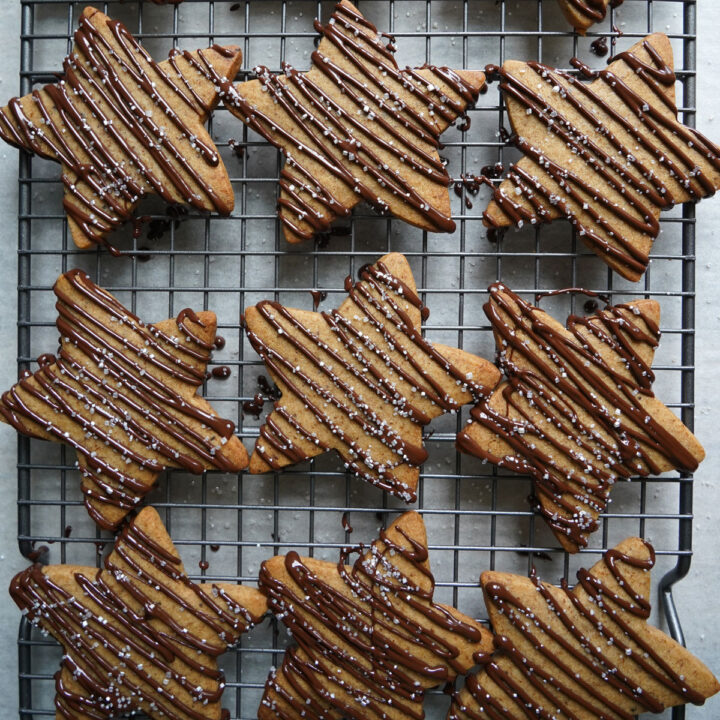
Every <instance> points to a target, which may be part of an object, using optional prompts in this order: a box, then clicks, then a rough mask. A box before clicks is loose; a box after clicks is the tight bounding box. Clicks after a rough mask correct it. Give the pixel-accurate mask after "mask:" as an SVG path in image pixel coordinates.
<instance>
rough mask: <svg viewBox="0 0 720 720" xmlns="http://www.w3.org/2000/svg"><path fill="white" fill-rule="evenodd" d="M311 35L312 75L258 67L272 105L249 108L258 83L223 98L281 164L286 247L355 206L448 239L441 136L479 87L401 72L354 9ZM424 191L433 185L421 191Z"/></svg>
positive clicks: (436, 74)
mask: <svg viewBox="0 0 720 720" xmlns="http://www.w3.org/2000/svg"><path fill="white" fill-rule="evenodd" d="M315 28H316V30H317V31H318V32H319V33H320V34H321V36H322V41H321V42H320V44H319V46H318V49H317V50H316V51H315V52H313V54H312V63H313V69H312V70H311V71H310V72H306V73H301V72H299V71H298V70H296V69H295V68H293V67H292V66H290V65H288V64H285V65H284V66H283V71H284V75H282V76H278V75H274V74H273V73H271V72H270V70H269V69H268V68H266V67H262V66H261V67H257V68H255V72H256V73H257V75H258V78H259V83H260V84H261V87H262V93H261V96H264V95H265V94H267V97H268V98H270V99H271V100H272V103H273V104H272V106H270V107H269V108H266V107H265V106H266V103H265V100H264V97H261V98H258V99H257V100H253V98H252V94H251V93H254V92H255V90H256V89H257V81H254V82H255V84H249V87H248V90H247V91H246V93H247V96H246V95H245V94H243V93H244V89H243V85H238V86H236V87H235V92H234V93H232V94H230V95H229V96H227V97H225V98H224V101H225V104H226V105H227V106H228V108H229V109H230V110H231V112H233V113H235V114H236V115H238V116H239V117H240V118H241V119H242V120H243V121H244V122H245V123H247V125H248V126H249V127H251V128H252V129H253V130H255V131H256V132H257V133H259V134H260V135H262V136H263V137H264V138H265V139H266V140H267V141H268V142H270V143H272V144H274V145H276V146H277V147H279V148H280V149H281V150H282V152H283V153H284V155H285V157H286V163H285V167H284V168H283V170H282V173H281V176H280V187H281V191H282V192H281V195H280V200H279V216H280V219H281V221H282V223H283V224H284V226H285V232H286V237H287V238H288V240H290V241H291V242H299V241H301V240H308V239H311V238H312V237H314V236H316V235H318V234H322V233H324V232H326V231H327V230H328V229H329V227H330V223H331V222H332V220H333V219H334V218H336V217H345V216H348V215H349V214H350V210H351V209H352V207H353V206H354V205H355V204H357V203H358V202H359V201H360V200H364V201H366V202H367V203H368V204H369V205H370V206H371V207H373V208H374V209H375V210H377V211H378V212H379V213H380V214H383V215H386V214H396V215H397V214H399V215H400V216H401V217H403V218H404V219H407V220H408V221H409V222H412V223H414V224H416V225H419V226H420V227H424V228H427V229H429V230H433V231H436V232H452V231H453V230H454V229H455V223H454V222H453V220H452V219H451V218H450V216H449V207H448V208H447V209H446V208H445V206H444V204H442V205H441V204H437V203H436V204H433V201H432V198H433V197H435V196H437V194H438V193H437V189H438V188H444V187H447V186H448V185H449V184H450V178H449V176H448V174H447V172H446V170H445V167H444V164H443V162H442V161H441V160H440V158H439V156H438V153H437V150H438V147H439V137H440V134H441V132H442V131H443V130H444V129H445V128H446V127H447V126H448V125H449V124H451V123H453V122H454V121H455V120H456V119H457V118H458V117H459V116H461V115H463V113H464V112H465V110H466V109H467V107H468V106H469V105H472V104H474V102H475V101H476V100H477V97H478V90H479V87H475V86H474V85H472V84H471V83H470V81H468V80H466V79H465V78H464V77H463V76H462V75H461V74H460V73H458V72H455V71H454V70H452V69H450V68H447V67H436V66H424V67H422V68H419V69H412V68H406V69H405V70H400V69H399V68H398V66H397V63H396V61H395V58H394V56H393V50H394V48H393V46H392V44H389V45H385V44H384V43H383V42H382V38H381V36H380V35H379V34H378V31H377V29H376V28H375V26H374V25H372V23H370V22H368V21H367V20H365V18H364V17H363V16H362V15H361V14H360V13H359V12H358V11H357V10H356V9H355V7H354V6H353V5H351V4H350V3H347V2H343V3H339V4H338V5H336V8H335V12H334V13H333V15H332V17H331V18H330V21H329V22H328V23H327V24H326V25H322V24H321V23H320V22H319V21H315ZM477 84H478V86H479V85H481V84H482V83H481V82H480V81H479V80H478V83H477ZM338 90H339V94H338ZM261 100H262V106H261V103H260V101H261ZM299 128H302V131H299ZM427 184H431V185H432V186H433V187H431V188H429V189H428V190H427V191H425V190H424V188H425V186H426V185H427ZM403 209H405V210H404V211H403ZM407 209H409V210H410V212H409V213H408V210H407Z"/></svg>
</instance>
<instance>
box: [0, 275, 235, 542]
mask: <svg viewBox="0 0 720 720" xmlns="http://www.w3.org/2000/svg"><path fill="white" fill-rule="evenodd" d="M54 292H55V295H56V296H57V303H56V308H57V311H58V319H57V323H56V324H57V328H58V331H59V333H60V338H61V339H60V349H59V351H58V354H57V355H56V356H55V355H42V356H40V358H38V364H39V366H40V367H39V369H38V370H36V371H35V373H33V374H30V373H27V374H25V375H24V376H23V377H22V378H21V379H20V381H19V382H18V383H17V385H15V386H13V387H12V388H11V389H10V390H8V391H7V392H6V393H4V394H3V396H2V400H0V420H2V421H4V422H6V423H8V424H10V425H12V426H13V427H14V428H15V429H16V430H18V432H21V433H23V434H25V435H30V436H32V437H37V438H42V439H45V440H52V441H54V442H62V443H67V444H68V445H70V446H72V447H73V448H75V450H76V452H77V457H78V462H79V467H80V473H81V476H82V490H83V494H84V496H85V505H86V507H87V509H88V512H89V513H90V515H91V516H92V518H93V519H94V520H95V521H96V522H97V523H98V524H99V525H100V526H102V527H104V528H107V529H113V528H115V527H117V525H118V524H119V523H120V521H121V520H122V519H123V518H124V517H125V515H127V513H128V512H130V510H132V509H133V508H135V507H136V506H137V505H138V504H139V503H140V502H141V501H142V499H143V497H144V495H145V494H146V493H147V492H148V491H149V490H150V488H151V487H152V485H153V483H154V482H155V479H156V478H157V476H158V474H159V473H160V472H161V471H162V470H163V469H165V468H166V467H179V468H184V469H186V470H188V471H190V472H193V473H198V474H199V473H201V472H203V470H210V469H217V470H224V471H233V472H234V471H239V470H242V469H244V468H245V467H246V466H247V463H248V456H247V452H246V451H245V448H244V447H243V445H242V443H241V442H240V440H239V439H238V438H237V437H236V436H235V434H234V431H235V425H234V424H233V423H232V422H230V421H229V420H225V419H223V418H220V417H218V415H217V413H216V412H215V411H214V410H213V409H212V407H210V405H209V404H208V403H207V402H206V401H205V400H204V399H203V398H202V397H200V396H199V395H197V389H198V387H199V386H200V385H201V384H202V383H203V381H204V379H205V371H206V366H207V363H208V361H209V359H210V352H211V349H212V347H213V340H214V339H215V331H216V327H217V322H216V319H215V315H214V313H211V312H207V311H203V312H198V313H195V312H193V311H192V310H190V309H189V308H188V309H185V310H182V311H181V312H180V314H179V315H178V317H177V318H176V319H171V320H165V321H164V322H161V323H157V324H154V325H145V324H144V323H143V322H142V321H141V320H140V319H139V318H137V317H136V316H135V315H133V314H132V313H131V312H130V311H129V310H128V309H127V308H125V307H124V306H123V305H122V304H121V303H120V302H118V300H116V299H115V298H114V297H113V296H112V295H111V294H110V293H108V292H107V291H105V290H103V289H102V288H101V287H99V286H97V285H95V284H94V283H93V282H92V281H91V280H90V278H89V277H88V276H87V275H85V273H83V272H81V271H80V270H71V271H70V272H67V273H65V274H64V275H61V276H60V277H59V278H58V280H57V282H56V283H55V287H54Z"/></svg>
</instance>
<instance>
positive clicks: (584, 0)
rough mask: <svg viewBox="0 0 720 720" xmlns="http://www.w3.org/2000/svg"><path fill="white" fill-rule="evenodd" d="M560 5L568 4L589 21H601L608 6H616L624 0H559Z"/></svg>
mask: <svg viewBox="0 0 720 720" xmlns="http://www.w3.org/2000/svg"><path fill="white" fill-rule="evenodd" d="M559 1H560V4H561V5H569V6H570V7H572V8H574V9H575V10H577V11H578V12H580V13H582V14H583V15H584V16H585V17H586V18H587V20H588V22H589V23H597V22H601V21H602V20H604V19H605V16H606V15H607V9H608V7H612V8H618V7H620V6H621V5H622V4H623V2H624V0H559Z"/></svg>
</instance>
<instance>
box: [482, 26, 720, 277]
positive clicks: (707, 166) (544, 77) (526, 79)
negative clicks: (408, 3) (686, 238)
mask: <svg viewBox="0 0 720 720" xmlns="http://www.w3.org/2000/svg"><path fill="white" fill-rule="evenodd" d="M576 64H577V65H578V66H579V67H580V69H581V74H582V73H585V74H589V75H590V76H591V77H592V78H594V79H593V81H592V82H589V83H588V82H585V81H584V80H583V79H582V78H580V77H576V76H573V75H570V74H568V73H567V72H564V71H561V70H556V69H554V68H551V67H548V66H547V65H542V64H540V63H537V62H527V63H526V62H519V61H516V60H510V61H508V62H506V63H505V64H504V65H503V66H502V67H501V68H498V67H495V66H494V67H493V68H491V69H490V70H489V71H488V75H489V77H491V78H493V77H495V78H499V80H500V88H501V90H502V92H503V95H504V97H505V100H506V103H507V109H508V115H509V118H510V123H511V125H512V129H513V137H512V142H514V144H515V145H516V146H517V147H518V148H519V149H520V150H521V151H522V153H523V155H524V157H523V158H522V159H521V160H520V161H519V162H517V163H516V164H515V165H512V166H511V167H510V168H509V170H508V173H507V175H506V178H505V179H504V180H503V182H502V183H501V184H500V185H499V186H497V187H496V188H495V190H494V194H493V199H492V200H491V202H490V204H489V205H488V208H487V210H486V211H485V214H484V216H483V217H484V222H485V225H486V226H487V227H489V228H505V227H509V226H512V225H515V226H518V227H520V226H522V225H524V224H527V223H531V224H535V223H547V222H552V221H553V220H556V219H558V218H567V219H568V220H569V221H570V222H571V223H572V225H573V227H574V228H575V229H576V231H577V233H578V235H579V237H580V239H582V240H583V242H585V243H586V244H587V245H588V247H589V248H590V249H591V250H593V251H594V252H595V253H597V255H598V256H600V257H601V258H602V259H603V260H604V261H605V262H606V263H607V264H608V265H609V266H610V267H611V268H612V269H613V270H615V271H616V272H618V273H619V274H620V275H622V276H623V277H625V278H628V279H629V280H639V279H640V278H641V277H642V275H643V273H644V272H645V270H646V269H647V266H648V263H649V260H650V257H649V256H650V249H651V247H652V244H653V241H654V240H655V238H656V237H657V236H658V233H659V232H660V224H659V217H660V213H661V212H662V211H664V210H669V209H670V208H672V207H673V205H676V204H678V203H683V202H686V201H690V200H692V201H699V200H701V199H703V198H705V197H709V196H711V195H713V194H714V193H715V191H716V190H717V189H718V187H720V149H718V148H717V146H716V145H714V144H713V143H712V142H711V141H710V140H708V139H707V138H705V137H703V136H702V135H701V134H700V133H699V132H698V131H697V130H694V129H693V128H689V127H686V126H685V125H683V124H682V123H681V122H679V121H678V119H677V108H676V105H675V80H676V78H675V73H674V71H673V55H672V48H671V46H670V41H669V39H668V38H667V36H665V35H662V34H660V33H656V34H654V35H649V36H648V37H646V38H645V39H644V40H641V41H640V42H638V43H636V44H635V45H633V47H631V48H630V49H629V50H627V51H625V52H622V53H619V54H618V55H616V56H615V58H614V59H613V61H612V62H611V63H610V65H609V66H608V67H607V69H604V70H599V71H597V72H593V71H590V69H589V68H587V67H585V66H584V65H582V63H579V62H578V63H576Z"/></svg>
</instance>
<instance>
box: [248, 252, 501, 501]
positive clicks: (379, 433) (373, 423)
mask: <svg viewBox="0 0 720 720" xmlns="http://www.w3.org/2000/svg"><path fill="white" fill-rule="evenodd" d="M345 290H346V291H347V293H348V295H349V297H348V298H347V299H346V300H345V301H344V302H343V303H342V305H341V306H340V307H339V308H338V309H337V310H332V311H330V312H322V313H318V312H310V311H307V310H295V309H292V308H285V307H283V306H282V305H280V304H279V303H277V302H271V301H269V300H268V301H264V302H261V303H259V304H258V305H256V306H255V307H251V308H249V309H248V311H247V314H246V316H245V326H246V329H247V333H248V338H249V339H250V342H251V343H252V345H253V347H254V348H255V350H256V351H257V352H258V354H259V355H260V356H261V357H262V359H263V361H264V362H265V365H266V366H267V368H268V370H269V372H270V374H271V376H272V379H273V380H274V381H275V383H276V384H277V386H278V388H279V389H280V391H281V392H282V397H281V398H280V399H279V400H277V401H276V402H275V406H274V409H273V411H272V413H271V414H270V415H269V417H268V418H267V420H266V421H265V424H264V425H263V426H262V427H261V429H260V437H259V438H258V440H257V443H256V444H255V452H254V453H253V455H252V458H251V459H250V472H251V473H260V472H266V471H268V470H271V469H272V470H278V469H280V468H282V467H285V466H286V465H291V464H293V463H297V462H300V461H302V460H307V459H309V458H312V457H315V456H316V455H320V454H321V453H324V452H326V451H327V450H336V451H337V452H338V453H339V454H340V457H341V458H342V460H343V462H344V464H345V466H346V467H347V468H348V469H350V470H351V471H352V472H353V473H355V474H356V475H359V476H360V477H361V478H363V479H364V480H367V481H368V482H371V483H373V484H374V485H377V486H378V487H380V488H382V489H383V490H387V491H388V492H390V493H392V494H394V495H398V496H399V497H402V498H404V499H405V500H407V501H412V500H414V499H415V489H416V487H417V482H418V477H419V466H420V465H422V463H423V462H425V460H426V458H427V452H426V451H425V449H424V448H423V443H422V427H423V425H426V424H427V423H429V422H430V420H431V419H432V418H434V417H437V416H438V415H440V414H442V413H444V412H455V411H457V410H458V409H459V408H460V406H462V405H464V404H465V403H469V402H472V400H473V397H475V398H479V397H485V396H486V395H487V394H489V392H490V391H491V390H492V388H493V387H495V385H496V383H497V382H498V380H499V379H500V374H499V373H498V371H497V368H495V367H494V366H493V365H492V364H491V363H489V362H487V361H486V360H483V359H482V358H479V357H476V356H475V355H470V354H469V353H466V352H464V351H462V350H458V349H456V348H450V347H446V346H443V345H436V344H432V343H430V342H428V341H426V340H425V339H424V338H423V337H422V334H421V333H422V331H421V322H422V319H426V318H427V317H428V315H429V313H428V311H427V308H425V307H424V306H423V305H422V303H421V302H420V299H419V298H418V296H417V294H416V292H417V288H416V286H415V280H414V278H413V276H412V272H411V270H410V266H409V265H408V262H407V260H406V259H405V257H404V256H403V255H400V254H398V253H391V254H389V255H385V256H384V257H382V258H381V259H380V260H379V261H378V262H377V263H376V264H375V265H367V266H365V267H364V268H363V269H362V271H361V280H360V281H359V282H356V283H353V281H352V279H351V278H350V277H348V278H347V279H346V280H345Z"/></svg>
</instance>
